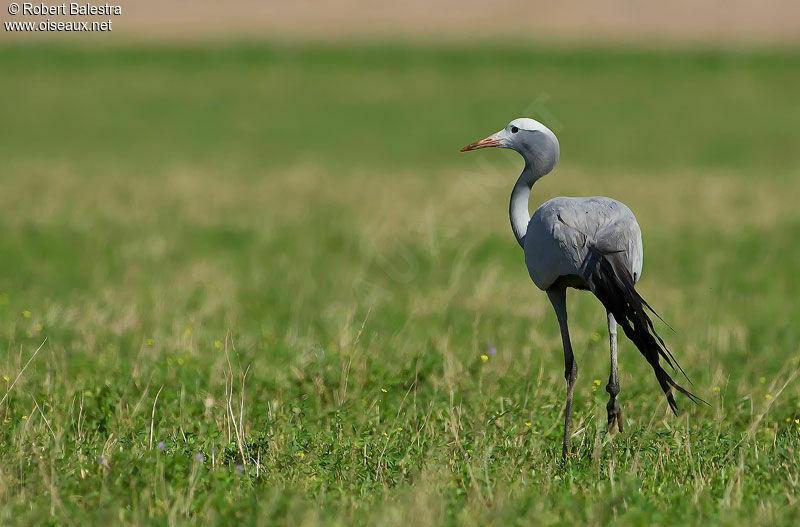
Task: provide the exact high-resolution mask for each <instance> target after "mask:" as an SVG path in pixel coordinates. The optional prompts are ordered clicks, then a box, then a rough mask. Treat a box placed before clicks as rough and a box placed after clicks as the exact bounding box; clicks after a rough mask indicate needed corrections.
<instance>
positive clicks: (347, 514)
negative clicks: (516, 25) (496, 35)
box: [0, 44, 800, 526]
mask: <svg viewBox="0 0 800 527" xmlns="http://www.w3.org/2000/svg"><path fill="white" fill-rule="evenodd" d="M0 71H2V82H0V123H1V124H0V159H1V160H2V164H1V165H0V167H1V168H0V183H1V184H2V192H1V193H0V232H2V236H0V317H1V318H0V320H2V322H3V324H2V328H0V339H1V340H0V341H1V342H2V344H3V349H4V351H5V352H4V353H3V354H2V355H0V377H2V379H3V380H2V381H0V382H4V383H5V386H6V387H7V389H8V390H10V391H9V392H8V393H7V394H6V397H5V398H4V399H3V401H2V403H0V419H2V423H0V523H2V524H6V525H7V524H11V523H12V522H13V523H15V524H46V523H48V522H50V523H52V524H56V525H86V524H88V523H90V522H101V521H102V522H106V523H107V524H109V525H112V524H125V525H141V524H150V523H154V524H164V525H180V524H190V523H213V524H234V523H242V522H244V523H252V524H264V525H272V524H276V525H312V524H316V523H326V524H338V525H351V524H353V523H369V524H373V525H401V524H402V525H420V526H425V525H440V524H462V525H476V526H477V525H481V526H485V525H498V526H505V525H514V524H519V525H532V524H533V525H539V524H564V525H583V524H587V525H599V524H605V523H608V522H611V521H612V520H613V521H614V522H615V524H616V525H651V524H656V525H683V524H696V525H701V524H703V525H706V524H712V525H713V524H727V525H738V524H741V525H765V524H769V525H795V524H797V522H799V521H800V512H798V511H800V509H799V508H798V500H800V468H798V463H800V424H798V423H800V422H799V421H798V419H800V385H798V382H797V380H796V379H795V376H796V374H797V371H798V367H800V344H798V342H800V326H798V325H797V321H798V319H800V305H799V304H798V303H797V301H796V298H797V297H798V296H799V295H800V284H798V282H797V281H796V279H795V278H796V272H797V269H798V268H800V245H798V243H797V240H798V239H800V207H798V205H797V202H798V198H797V196H798V195H800V177H799V176H800V149H798V137H799V136H798V129H800V106H798V105H797V93H796V91H797V86H798V85H800V54H792V53H789V52H781V53H777V52H775V53H772V52H766V51H764V52H744V51H739V52H711V51H708V52H689V51H661V52H629V51H623V50H614V49H569V50H567V49H557V48H554V49H548V48H535V49H524V48H513V47H502V46H499V45H498V46H489V47H488V48H483V49H479V48H477V47H475V48H461V47H441V48H427V47H417V48H413V47H409V48H402V47H391V46H371V47H370V46H368V47H361V48H356V47H348V46H346V45H336V46H309V45H307V46H302V45H299V46H278V45H274V46H270V45H255V44H254V45H236V46H230V47H217V48H213V49H212V48H200V47H190V46H185V47H178V46H176V47H168V48H161V47H148V46H144V45H137V46H128V47H125V46H123V47H118V48H114V49H110V50H105V51H100V50H90V49H89V48H80V47H71V48H52V47H46V46H42V47H15V46H6V47H4V48H0ZM523 114H525V115H528V116H532V117H536V118H539V119H541V120H543V121H545V122H547V123H548V124H550V125H551V126H552V127H553V128H554V129H555V131H556V133H557V135H558V136H559V138H560V141H561V163H560V164H559V165H558V166H557V167H556V170H555V172H554V173H553V174H552V175H550V176H548V177H547V178H545V179H544V180H542V181H541V182H539V183H537V185H536V186H535V187H534V190H533V202H532V205H533V206H536V205H537V204H538V203H541V202H543V201H544V200H546V199H548V198H550V197H553V196H556V195H597V194H603V195H609V196H612V197H615V198H617V199H620V200H622V201H624V202H626V203H627V204H628V205H629V206H630V207H631V208H632V209H633V211H634V212H635V213H636V215H637V217H638V219H639V223H640V224H641V226H642V229H643V231H644V244H645V254H646V257H645V266H644V273H643V279H642V281H641V282H640V286H639V289H640V291H641V293H642V294H643V296H644V297H645V298H647V299H648V300H649V301H650V303H651V304H652V305H653V306H654V307H655V308H656V310H658V311H659V312H660V314H661V315H662V316H663V317H664V319H665V320H667V321H668V322H669V323H670V325H671V326H672V327H673V328H675V331H674V332H671V331H670V330H669V329H668V328H666V327H665V326H663V325H662V326H660V331H661V332H662V335H664V336H665V338H666V340H667V342H668V344H669V345H670V347H671V349H672V350H673V351H674V352H675V354H676V355H677V356H678V358H679V360H680V361H681V363H682V365H683V367H684V368H685V370H686V371H687V373H689V375H690V376H691V378H692V380H693V381H694V385H695V391H696V392H697V393H698V395H700V396H701V397H703V398H704V399H706V400H707V401H709V403H710V406H708V407H704V406H694V405H692V404H691V403H689V401H687V400H686V399H685V398H681V399H679V400H678V403H679V406H680V408H681V409H682V410H683V412H682V413H681V415H680V416H679V417H677V418H675V417H672V416H671V415H669V413H668V409H667V407H666V404H665V401H664V399H663V397H662V396H661V395H660V391H659V390H658V387H657V384H656V382H655V379H654V378H653V376H652V372H651V370H650V369H649V367H648V366H647V364H646V362H645V361H644V360H643V358H641V356H640V355H639V353H638V352H637V351H636V349H635V348H634V347H633V346H632V345H631V344H630V343H629V342H628V341H627V340H625V339H624V338H623V339H621V344H620V345H621V349H620V361H621V367H620V368H621V384H622V392H621V395H620V397H621V401H622V405H623V412H624V416H625V425H626V431H625V433H624V434H622V435H620V436H616V437H614V438H613V439H611V438H608V437H606V434H605V431H604V430H605V403H606V400H607V396H606V394H605V391H604V389H603V387H604V386H605V382H606V379H607V376H608V358H607V343H606V339H607V336H606V330H605V326H604V323H605V316H604V312H603V310H602V308H601V307H600V305H599V303H598V302H597V301H596V300H594V299H593V298H592V297H591V295H588V294H586V293H574V292H573V293H570V296H569V299H568V302H569V307H570V317H571V319H570V321H571V329H572V334H573V344H574V346H575V348H576V354H577V360H578V364H579V367H580V376H579V379H578V385H577V388H576V400H575V407H574V409H575V417H574V420H573V423H574V430H575V431H576V435H575V437H574V438H573V443H572V455H571V457H570V459H569V460H568V462H567V464H566V466H563V467H562V466H561V465H560V462H559V457H560V434H561V426H562V421H563V415H562V405H563V397H564V392H565V383H564V379H563V361H562V351H561V343H560V338H559V334H558V328H557V323H556V321H555V317H554V315H553V314H552V312H551V308H550V306H549V304H548V302H547V299H546V296H545V295H544V294H542V293H541V292H539V291H538V290H537V289H536V288H535V287H534V286H533V284H532V283H531V282H530V279H529V278H528V276H527V273H526V270H525V266H524V263H523V260H522V254H521V251H520V249H519V247H518V246H517V244H516V242H515V241H514V238H513V235H512V234H511V231H510V227H509V225H508V218H507V200H508V195H509V192H510V190H511V186H512V185H513V182H514V181H515V179H516V177H517V175H518V173H519V169H520V166H519V160H518V159H517V158H516V157H515V154H513V153H509V152H496V151H489V152H487V151H483V152H478V153H473V154H470V155H467V154H459V152H458V149H459V148H460V147H461V146H463V145H464V144H467V143H469V142H472V141H474V140H476V139H479V138H482V137H484V136H486V135H488V134H489V133H491V132H494V131H496V130H497V129H499V128H501V127H502V126H504V125H505V124H506V123H507V122H508V121H509V120H510V119H511V118H513V117H517V116H520V115H523ZM45 338H46V339H47V340H46V342H45V343H44V345H43V346H42V348H41V350H40V351H39V353H38V354H37V355H36V356H35V357H34V358H33V359H32V360H31V362H30V364H29V365H28V366H27V369H25V370H24V372H22V374H21V375H19V374H20V371H21V370H22V369H23V367H24V366H25V365H26V363H27V362H28V360H29V359H30V358H31V357H32V355H33V354H34V352H35V351H36V349H37V348H38V347H39V345H40V344H41V343H42V342H43V341H44V340H45ZM491 347H494V348H495V349H496V351H497V352H496V354H493V355H491V356H489V349H490V348H491ZM482 356H484V357H482ZM18 375H19V378H18ZM17 378H18V380H17ZM598 385H599V386H598Z"/></svg>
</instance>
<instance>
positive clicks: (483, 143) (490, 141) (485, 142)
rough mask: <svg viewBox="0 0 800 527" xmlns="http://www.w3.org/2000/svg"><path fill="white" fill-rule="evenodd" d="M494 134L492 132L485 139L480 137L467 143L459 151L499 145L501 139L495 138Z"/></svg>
mask: <svg viewBox="0 0 800 527" xmlns="http://www.w3.org/2000/svg"><path fill="white" fill-rule="evenodd" d="M496 135H497V134H492V135H490V136H489V137H487V138H486V139H481V140H480V141H477V142H475V143H472V144H471V145H467V146H465V147H464V148H462V149H461V151H462V152H466V151H468V150H477V149H479V148H487V147H490V146H500V143H501V141H500V139H497V138H495V136H496Z"/></svg>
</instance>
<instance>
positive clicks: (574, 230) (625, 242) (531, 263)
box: [524, 197, 642, 289]
mask: <svg viewBox="0 0 800 527" xmlns="http://www.w3.org/2000/svg"><path fill="white" fill-rule="evenodd" d="M590 246H591V247H594V248H595V249H597V250H599V251H601V252H608V253H619V255H620V257H621V259H622V260H623V261H624V262H625V265H626V267H627V268H628V270H629V272H630V273H631V275H632V276H633V277H634V281H636V280H638V279H639V277H640V276H641V271H642V238H641V231H640V229H639V225H638V223H637V222H636V218H635V217H634V215H633V213H632V212H631V210H630V209H629V208H628V207H626V206H625V205H623V204H622V203H620V202H619V201H616V200H613V199H611V198H605V197H592V198H554V199H551V200H550V201H548V202H546V203H544V204H543V205H542V206H541V207H539V208H538V209H537V210H536V212H535V213H534V215H533V217H532V218H531V221H530V223H529V224H528V231H527V232H526V234H525V247H524V249H525V262H526V264H527V266H528V272H529V274H530V275H531V279H532V280H533V281H534V283H535V284H536V285H537V286H538V287H539V288H540V289H547V288H548V287H550V286H551V285H552V284H553V283H554V282H555V281H556V280H558V279H559V278H560V277H564V276H578V277H580V276H582V266H583V264H584V263H585V262H586V260H587V258H588V257H589V255H590V253H591V251H590V250H589V248H590Z"/></svg>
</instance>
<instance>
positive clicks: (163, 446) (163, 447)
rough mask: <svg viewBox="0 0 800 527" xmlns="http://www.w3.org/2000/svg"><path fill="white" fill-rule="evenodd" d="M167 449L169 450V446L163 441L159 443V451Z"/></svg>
mask: <svg viewBox="0 0 800 527" xmlns="http://www.w3.org/2000/svg"><path fill="white" fill-rule="evenodd" d="M166 448H167V444H166V443H165V442H163V441H159V442H158V449H159V450H164V449H166Z"/></svg>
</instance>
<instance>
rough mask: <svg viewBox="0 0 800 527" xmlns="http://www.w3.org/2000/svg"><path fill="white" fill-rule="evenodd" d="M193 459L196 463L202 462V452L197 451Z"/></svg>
mask: <svg viewBox="0 0 800 527" xmlns="http://www.w3.org/2000/svg"><path fill="white" fill-rule="evenodd" d="M194 460H195V461H197V462H198V463H202V462H203V453H202V452H198V453H197V454H195V455H194Z"/></svg>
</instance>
